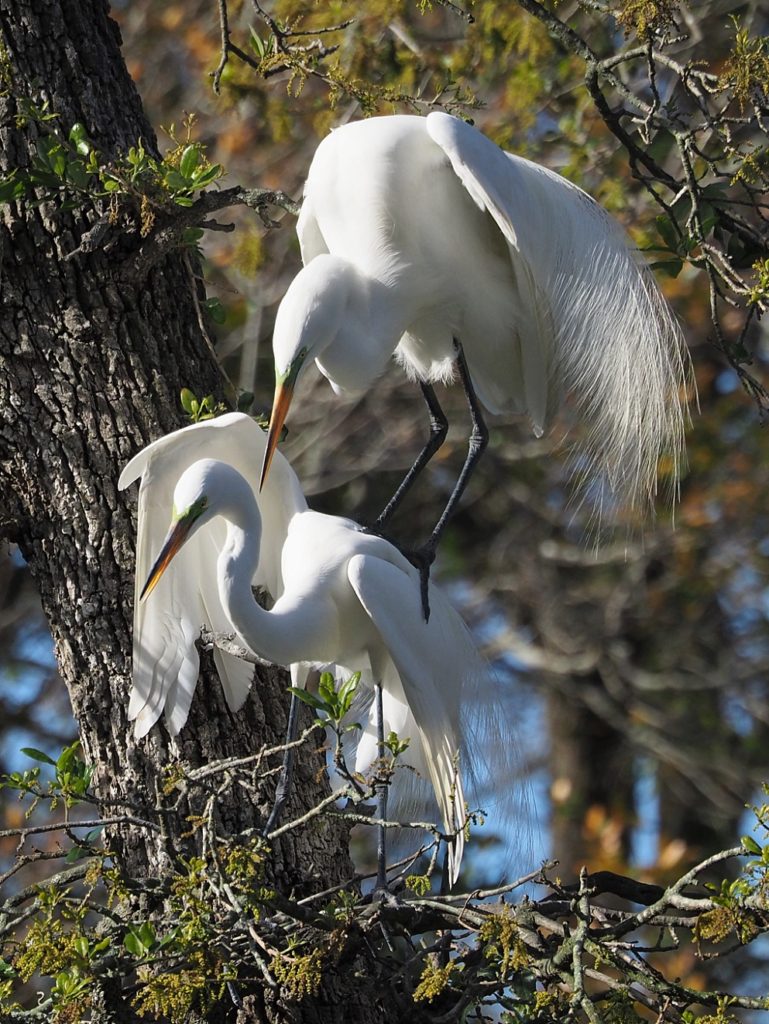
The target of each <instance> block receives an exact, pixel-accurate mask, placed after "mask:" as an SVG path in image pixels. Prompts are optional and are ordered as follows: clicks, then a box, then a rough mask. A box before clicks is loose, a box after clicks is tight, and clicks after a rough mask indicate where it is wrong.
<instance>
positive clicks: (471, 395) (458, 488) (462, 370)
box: [411, 342, 489, 622]
mask: <svg viewBox="0 0 769 1024" xmlns="http://www.w3.org/2000/svg"><path fill="white" fill-rule="evenodd" d="M455 344H456V351H457V357H456V362H457V369H458V370H459V381H460V384H461V385H462V390H463V391H464V393H465V398H466V399H467V404H468V406H469V407H470V419H471V422H472V430H471V431H470V440H469V442H468V447H467V458H466V459H465V463H464V465H463V466H462V471H461V473H460V474H459V479H458V480H457V482H456V484H455V485H454V490H453V491H452V492H451V496H450V498H449V500H448V502H447V503H446V507H445V508H444V510H443V512H442V514H441V517H440V519H439V520H438V522H437V523H436V524H435V528H434V529H433V532H432V533H431V534H430V537H429V539H428V540H427V543H425V544H423V545H422V547H421V548H419V549H418V550H417V551H416V552H414V555H413V556H412V557H411V561H412V562H413V563H414V564H415V565H416V567H417V568H418V569H419V574H420V578H421V591H422V610H423V611H424V616H425V622H427V621H428V620H429V618H430V602H429V600H428V584H429V580H430V566H431V565H432V564H433V562H434V561H435V552H436V551H437V549H438V542H439V541H440V539H441V534H442V533H443V531H444V529H445V528H446V523H448V521H449V519H451V517H452V515H453V514H454V511H455V510H456V507H457V505H458V504H459V500H460V498H461V497H462V494H463V493H464V490H465V488H466V487H467V484H468V481H469V480H470V477H471V475H472V473H473V470H474V469H475V466H476V464H477V462H478V460H479V459H480V457H481V455H483V452H484V449H485V448H486V445H487V444H488V443H489V431H488V427H487V426H486V424H485V422H484V419H483V414H482V413H481V406H480V402H479V401H478V398H477V396H476V394H475V388H474V387H473V382H472V380H471V379H470V372H469V370H468V369H467V361H466V359H465V354H464V352H463V351H462V346H461V345H460V344H459V342H455Z"/></svg>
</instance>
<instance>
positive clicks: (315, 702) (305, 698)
mask: <svg viewBox="0 0 769 1024" xmlns="http://www.w3.org/2000/svg"><path fill="white" fill-rule="evenodd" d="M288 689H289V693H293V694H294V696H295V697H296V699H297V700H300V701H302V703H303V704H309V705H310V707H311V708H315V710H316V711H327V710H328V706H327V705H326V703H325V701H322V700H319V699H318V698H317V697H316V696H315V694H314V693H310V692H309V691H308V690H303V689H302V688H301V687H300V686H289V688H288Z"/></svg>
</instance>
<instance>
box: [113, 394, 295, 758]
mask: <svg viewBox="0 0 769 1024" xmlns="http://www.w3.org/2000/svg"><path fill="white" fill-rule="evenodd" d="M264 451H265V434H264V431H263V430H262V429H261V428H260V427H259V426H258V425H257V424H256V423H255V422H254V421H253V420H252V419H251V417H250V416H245V415H244V414H243V413H229V414H227V415H226V416H219V417H217V418H216V419H212V420H204V421H202V422H200V423H195V424H192V425H191V426H189V427H184V428H183V429H182V430H177V431H174V433H172V434H168V435H167V436H165V437H161V438H160V439H159V440H157V441H154V442H153V443H152V444H149V445H147V447H146V448H144V449H143V450H142V451H140V452H139V454H138V455H135V456H134V458H132V459H131V461H130V462H129V463H128V465H127V466H126V467H125V469H124V470H123V472H122V473H121V475H120V479H119V481H118V487H119V488H120V489H121V490H122V489H124V488H126V487H128V486H129V485H130V484H132V483H133V482H134V481H135V480H137V479H139V477H141V487H140V490H139V502H138V528H137V539H136V583H135V592H134V598H135V599H134V633H133V685H132V688H131V699H130V703H129V706H128V717H129V719H131V720H133V721H134V733H135V735H136V737H137V739H138V738H141V737H142V736H145V735H146V734H147V733H148V732H149V730H150V729H151V728H152V726H153V725H154V724H155V722H156V721H157V720H158V718H159V717H160V715H161V714H162V713H163V710H164V709H165V716H166V722H167V725H168V731H169V732H170V733H171V735H172V736H175V735H176V734H177V733H178V732H179V730H180V729H181V728H182V726H183V725H184V723H185V722H186V721H187V715H188V714H189V710H190V704H191V703H192V697H193V694H194V692H195V686H196V685H197V681H198V674H199V669H200V659H199V656H198V651H197V648H196V646H195V641H196V640H197V639H198V637H199V635H200V627H201V625H203V623H206V624H207V625H208V626H209V627H210V628H211V629H212V630H214V631H216V632H224V631H227V630H229V629H230V623H229V620H228V619H227V616H226V613H225V611H224V609H223V607H222V604H221V601H220V598H219V589H218V587H217V584H216V579H215V577H214V572H215V566H216V560H217V558H218V557H219V554H220V552H221V550H222V548H223V546H224V542H225V535H226V530H225V527H224V523H221V522H220V523H217V524H215V525H213V526H212V527H211V529H210V530H207V531H205V532H204V533H201V534H199V535H197V536H196V537H195V538H194V539H193V540H192V541H191V542H190V543H189V544H188V545H186V547H185V549H184V552H183V553H182V554H180V555H179V557H178V559H177V563H176V565H175V566H174V572H172V573H168V574H167V575H166V577H165V578H164V579H163V581H162V583H161V584H160V589H159V591H158V593H157V595H156V599H155V601H154V604H153V607H152V609H151V610H150V609H148V608H147V605H146V604H144V603H143V602H141V601H140V600H139V595H140V593H141V584H142V582H143V581H144V580H145V579H146V578H147V575H148V573H149V571H150V569H151V567H152V562H153V559H154V557H155V555H156V554H157V552H158V551H159V550H160V547H161V545H162V543H163V539H164V537H165V535H166V530H167V528H168V514H169V510H170V508H171V506H172V502H173V493H174V487H175V486H176V482H177V480H178V479H179V477H180V476H181V475H182V473H183V472H184V470H185V469H186V468H187V467H188V466H191V465H192V463H193V462H195V461H197V460H198V459H200V458H203V457H207V458H215V459H227V460H228V461H229V462H230V463H231V464H232V465H233V466H235V467H236V468H237V469H238V470H240V472H241V473H243V474H244V475H245V476H246V478H247V479H249V480H252V481H253V482H254V491H256V481H257V479H258V475H259V466H260V465H261V461H262V458H263V455H264ZM278 454H279V457H278V458H276V460H275V467H274V474H275V476H274V479H273V477H272V476H270V480H269V481H268V483H267V485H266V486H265V487H264V488H263V489H262V491H261V493H260V494H259V496H258V501H259V508H260V512H261V517H262V520H263V522H264V531H265V535H266V537H267V538H268V543H267V544H265V545H264V546H263V548H262V552H261V558H260V560H259V565H258V567H257V566H254V576H253V579H252V583H253V585H254V586H256V587H264V588H265V589H266V590H268V591H269V592H270V595H271V596H272V598H273V599H276V598H278V597H280V595H281V593H282V591H283V582H282V577H281V571H280V553H281V549H282V547H283V543H284V541H285V539H286V534H287V532H288V524H289V521H290V520H291V518H292V517H293V516H294V514H295V513H297V512H302V511H304V510H305V509H306V508H307V502H306V501H305V498H304V495H303V493H302V489H301V487H300V485H299V481H298V480H297V477H296V474H295V473H294V471H293V469H292V468H291V466H290V465H289V463H288V462H287V461H286V460H285V459H284V458H283V456H282V455H280V453H278ZM214 661H215V663H216V669H217V672H218V674H219V678H220V679H221V682H222V686H223V687H224V693H225V697H226V699H227V704H228V706H229V707H230V708H231V709H232V710H233V711H237V710H238V709H239V708H240V707H241V706H242V704H243V702H244V701H245V699H246V697H247V695H248V691H249V688H250V686H251V682H252V679H253V675H254V670H253V666H252V665H249V664H248V663H247V662H245V661H243V660H242V659H240V658H235V657H232V656H231V655H229V654H226V653H224V652H223V651H220V650H218V649H215V650H214ZM303 682H304V680H297V685H300V684H301V683H303Z"/></svg>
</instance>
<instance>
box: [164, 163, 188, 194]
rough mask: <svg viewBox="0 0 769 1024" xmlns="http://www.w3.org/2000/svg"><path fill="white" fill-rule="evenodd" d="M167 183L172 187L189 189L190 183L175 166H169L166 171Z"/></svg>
mask: <svg viewBox="0 0 769 1024" xmlns="http://www.w3.org/2000/svg"><path fill="white" fill-rule="evenodd" d="M166 185H167V186H168V187H169V188H170V189H188V188H189V187H190V183H189V182H188V181H187V179H186V178H183V177H182V176H181V174H180V173H179V172H178V171H177V170H176V168H175V167H169V168H168V170H167V171H166Z"/></svg>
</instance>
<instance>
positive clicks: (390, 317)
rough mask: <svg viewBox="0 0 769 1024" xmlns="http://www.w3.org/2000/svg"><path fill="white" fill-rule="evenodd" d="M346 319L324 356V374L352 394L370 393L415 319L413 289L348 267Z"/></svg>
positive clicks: (322, 361) (321, 362)
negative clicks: (408, 295)
mask: <svg viewBox="0 0 769 1024" xmlns="http://www.w3.org/2000/svg"><path fill="white" fill-rule="evenodd" d="M347 273H348V283H349V291H348V295H347V303H346V309H345V315H344V317H343V319H342V320H341V323H340V325H339V327H338V329H337V332H336V335H335V337H334V340H333V341H332V343H331V344H330V345H329V346H328V347H326V348H325V350H324V351H323V352H322V353H321V354H320V355H319V356H318V359H317V361H318V365H319V366H320V368H321V370H322V372H323V373H324V374H325V375H326V376H327V377H329V378H330V379H331V380H332V381H333V382H334V383H335V384H338V385H339V386H340V387H342V388H344V389H345V390H349V391H357V390H363V389H365V388H368V387H369V386H370V385H371V384H372V383H373V382H374V381H375V380H376V379H377V378H378V377H379V376H380V375H381V374H382V372H383V371H384V369H385V367H386V365H387V363H388V361H389V360H390V358H391V357H392V355H393V353H394V352H395V349H396V348H397V347H398V343H399V342H400V340H401V335H402V334H403V333H404V331H406V330H407V329H408V327H409V324H410V323H411V322H412V320H413V319H414V311H413V310H412V308H411V306H410V303H409V302H408V301H407V299H406V296H407V294H408V289H402V288H400V287H399V288H398V291H397V294H395V295H394V294H392V290H393V287H394V282H393V281H390V280H389V278H387V279H385V280H380V279H379V278H376V277H368V276H367V275H365V274H363V273H361V272H360V271H359V270H358V269H357V268H356V267H355V266H354V265H353V264H352V263H350V264H348V272H347Z"/></svg>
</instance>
